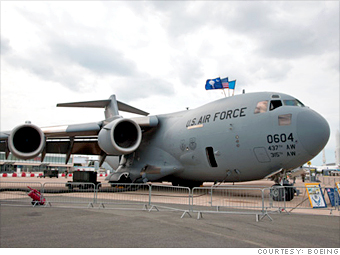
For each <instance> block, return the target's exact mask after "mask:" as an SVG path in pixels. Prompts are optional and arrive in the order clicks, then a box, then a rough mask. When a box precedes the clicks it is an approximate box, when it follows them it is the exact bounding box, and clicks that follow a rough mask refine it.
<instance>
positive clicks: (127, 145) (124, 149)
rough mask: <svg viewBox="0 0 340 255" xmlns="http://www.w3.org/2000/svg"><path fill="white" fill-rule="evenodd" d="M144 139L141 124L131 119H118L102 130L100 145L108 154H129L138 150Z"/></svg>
mask: <svg viewBox="0 0 340 255" xmlns="http://www.w3.org/2000/svg"><path fill="white" fill-rule="evenodd" d="M141 141H142V131H141V129H140V127H139V125H138V124H137V123H136V122H135V121H133V120H130V119H124V118H121V119H116V120H113V121H112V122H110V123H109V124H107V125H106V126H104V127H103V129H102V130H100V132H99V135H98V144H99V147H100V148H101V149H102V150H103V151H105V152H106V153H107V154H108V155H114V156H118V155H123V154H129V153H132V152H134V151H135V150H137V148H138V147H139V145H140V143H141Z"/></svg>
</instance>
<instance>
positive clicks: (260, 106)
mask: <svg viewBox="0 0 340 255" xmlns="http://www.w3.org/2000/svg"><path fill="white" fill-rule="evenodd" d="M267 109H268V101H260V102H258V103H257V105H256V108H255V111H254V113H255V114H257V113H263V112H266V111H267Z"/></svg>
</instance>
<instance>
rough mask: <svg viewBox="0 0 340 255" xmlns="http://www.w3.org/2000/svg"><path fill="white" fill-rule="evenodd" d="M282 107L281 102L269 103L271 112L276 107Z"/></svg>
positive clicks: (273, 101)
mask: <svg viewBox="0 0 340 255" xmlns="http://www.w3.org/2000/svg"><path fill="white" fill-rule="evenodd" d="M280 106H282V102H281V100H272V101H270V107H269V110H270V111H272V110H274V109H276V108H278V107H280Z"/></svg>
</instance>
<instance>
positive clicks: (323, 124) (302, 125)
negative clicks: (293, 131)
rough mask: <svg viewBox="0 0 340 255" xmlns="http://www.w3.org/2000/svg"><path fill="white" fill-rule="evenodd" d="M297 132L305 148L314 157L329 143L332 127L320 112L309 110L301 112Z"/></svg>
mask: <svg viewBox="0 0 340 255" xmlns="http://www.w3.org/2000/svg"><path fill="white" fill-rule="evenodd" d="M297 134H298V138H299V142H300V143H301V144H302V146H303V147H304V149H305V150H306V151H307V152H308V153H309V154H310V155H311V156H313V157H314V156H316V155H318V153H319V152H320V151H321V150H322V149H323V148H324V147H325V145H326V144H327V142H328V139H329V135H330V129H329V125H328V123H327V121H326V120H325V119H324V118H323V117H322V116H321V115H320V114H318V113H316V112H314V111H312V110H308V111H304V112H301V113H299V115H298V117H297Z"/></svg>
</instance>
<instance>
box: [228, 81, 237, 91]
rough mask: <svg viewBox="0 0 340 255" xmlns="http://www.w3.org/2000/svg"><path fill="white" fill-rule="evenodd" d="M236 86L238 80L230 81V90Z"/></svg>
mask: <svg viewBox="0 0 340 255" xmlns="http://www.w3.org/2000/svg"><path fill="white" fill-rule="evenodd" d="M235 85H236V80H235V81H230V82H229V89H235Z"/></svg>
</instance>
